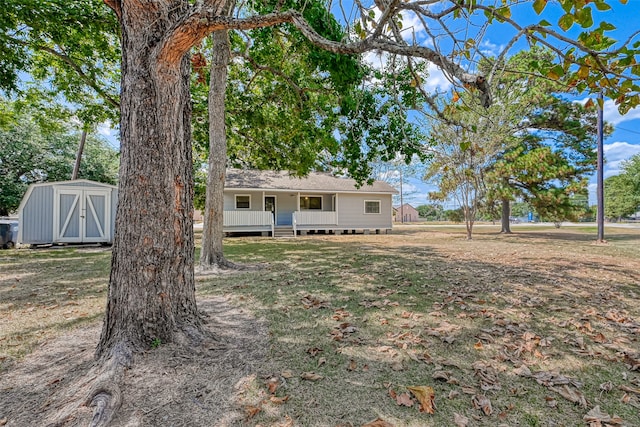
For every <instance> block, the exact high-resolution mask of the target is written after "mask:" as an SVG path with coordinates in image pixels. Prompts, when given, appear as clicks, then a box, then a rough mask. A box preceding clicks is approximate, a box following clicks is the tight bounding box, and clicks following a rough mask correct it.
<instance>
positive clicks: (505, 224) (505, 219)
mask: <svg viewBox="0 0 640 427" xmlns="http://www.w3.org/2000/svg"><path fill="white" fill-rule="evenodd" d="M509 215H511V206H510V204H509V200H508V199H502V218H501V219H500V223H501V225H502V229H501V230H500V232H501V233H506V234H511V223H510V222H509Z"/></svg>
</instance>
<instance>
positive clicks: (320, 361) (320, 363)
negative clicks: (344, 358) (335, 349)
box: [318, 357, 327, 366]
mask: <svg viewBox="0 0 640 427" xmlns="http://www.w3.org/2000/svg"><path fill="white" fill-rule="evenodd" d="M325 363H327V358H326V357H320V358H319V359H318V366H322V365H324V364H325Z"/></svg>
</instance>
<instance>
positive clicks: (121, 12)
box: [96, 1, 200, 362]
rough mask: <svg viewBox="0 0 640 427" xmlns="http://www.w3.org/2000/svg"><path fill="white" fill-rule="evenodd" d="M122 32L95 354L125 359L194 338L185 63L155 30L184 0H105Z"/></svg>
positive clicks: (161, 30) (164, 28)
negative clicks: (115, 160) (107, 253)
mask: <svg viewBox="0 0 640 427" xmlns="http://www.w3.org/2000/svg"><path fill="white" fill-rule="evenodd" d="M110 5H112V7H114V10H116V13H118V17H119V19H120V24H121V30H122V52H123V53H122V55H123V57H122V82H121V91H122V92H121V122H120V131H121V145H120V148H121V158H120V159H121V160H120V183H119V201H118V209H117V214H116V234H115V239H114V245H113V256H112V261H111V277H110V279H109V294H108V302H107V309H106V317H105V320H104V324H103V329H102V334H101V337H100V342H99V344H98V347H97V349H96V356H98V357H103V358H116V359H119V360H122V361H123V362H126V359H128V357H129V356H130V354H131V352H136V351H139V350H141V349H146V348H149V347H150V346H151V345H152V343H154V342H163V343H165V342H173V341H176V340H179V339H181V338H184V337H185V336H186V337H194V336H197V335H198V330H199V327H200V318H199V316H198V313H197V308H196V300H195V282H194V276H193V262H194V261H193V252H194V243H193V218H192V212H193V182H192V181H193V177H192V174H193V173H192V159H191V123H190V121H191V106H190V93H189V73H190V67H189V61H188V58H187V56H186V55H185V54H184V53H183V51H181V50H180V49H179V48H182V46H178V47H177V48H175V51H176V53H175V54H174V50H172V49H171V48H172V47H173V45H171V44H169V48H167V39H166V38H163V35H166V34H168V33H170V31H171V30H172V28H173V27H174V25H175V22H174V21H175V20H176V19H178V18H179V17H180V16H181V14H184V11H185V8H186V7H189V4H188V2H175V1H173V2H155V4H154V7H153V8H151V7H148V5H146V3H145V2H139V3H136V2H131V3H129V2H127V3H125V2H122V3H121V2H112V3H111V4H110Z"/></svg>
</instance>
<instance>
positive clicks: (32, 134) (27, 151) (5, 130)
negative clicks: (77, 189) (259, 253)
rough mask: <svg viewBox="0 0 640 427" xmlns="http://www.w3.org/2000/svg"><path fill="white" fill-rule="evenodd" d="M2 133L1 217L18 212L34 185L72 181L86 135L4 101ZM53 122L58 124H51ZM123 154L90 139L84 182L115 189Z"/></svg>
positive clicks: (82, 167)
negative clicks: (22, 201)
mask: <svg viewBox="0 0 640 427" xmlns="http://www.w3.org/2000/svg"><path fill="white" fill-rule="evenodd" d="M0 105H2V111H3V113H4V114H3V116H4V117H5V123H4V126H3V127H2V128H0V215H7V214H9V213H10V212H13V211H15V210H16V209H17V207H18V205H19V204H20V201H21V200H22V196H23V195H24V193H25V191H26V190H27V187H28V186H29V184H32V183H36V182H43V181H57V180H68V179H70V178H71V173H72V170H73V165H74V162H75V156H76V150H77V147H78V143H79V140H80V133H79V132H78V131H75V132H74V131H73V130H71V129H68V128H65V127H64V126H62V125H61V124H60V123H59V122H57V120H56V118H55V114H54V115H53V117H54V118H53V119H51V118H50V117H47V116H45V115H43V113H42V112H41V111H38V110H29V109H24V108H23V107H22V106H19V105H17V104H15V103H14V104H10V103H6V102H3V103H1V104H0ZM51 120H53V122H52V121H51ZM117 172H118V154H117V152H116V151H115V150H114V149H113V148H111V147H110V146H109V145H108V144H107V143H106V141H104V140H103V139H101V138H98V137H97V136H95V135H90V136H89V137H88V138H87V142H86V144H85V151H84V156H83V159H82V162H81V165H80V173H79V178H85V179H91V180H94V181H100V182H105V183H110V184H115V183H116V180H117Z"/></svg>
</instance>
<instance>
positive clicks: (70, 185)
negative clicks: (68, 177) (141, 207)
mask: <svg viewBox="0 0 640 427" xmlns="http://www.w3.org/2000/svg"><path fill="white" fill-rule="evenodd" d="M117 201H118V189H117V187H116V186H113V185H109V184H103V183H100V182H94V181H89V180H86V179H79V180H74V181H60V182H44V183H40V184H32V185H31V186H30V187H29V189H28V190H27V192H26V194H25V195H24V197H23V198H22V202H21V203H20V207H19V208H18V220H19V222H20V226H19V232H18V242H19V243H22V244H28V245H45V244H52V243H107V244H110V243H113V235H114V228H115V217H116V206H117Z"/></svg>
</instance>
